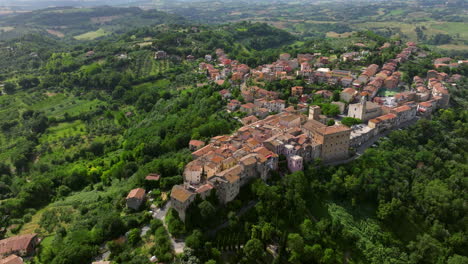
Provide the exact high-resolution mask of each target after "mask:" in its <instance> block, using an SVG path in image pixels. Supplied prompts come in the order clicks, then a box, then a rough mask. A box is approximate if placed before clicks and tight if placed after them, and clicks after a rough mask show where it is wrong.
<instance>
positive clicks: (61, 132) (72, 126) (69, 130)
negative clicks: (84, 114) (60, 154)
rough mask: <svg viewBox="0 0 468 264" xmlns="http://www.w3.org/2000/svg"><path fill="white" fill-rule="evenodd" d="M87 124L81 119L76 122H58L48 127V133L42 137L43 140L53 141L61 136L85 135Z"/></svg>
mask: <svg viewBox="0 0 468 264" xmlns="http://www.w3.org/2000/svg"><path fill="white" fill-rule="evenodd" d="M85 131H86V125H85V124H84V123H83V121H81V120H77V121H74V122H65V123H60V124H57V125H55V126H53V127H49V128H48V129H47V133H46V134H44V135H43V136H42V138H41V142H53V141H54V140H57V139H59V138H63V137H70V136H76V135H84V134H85Z"/></svg>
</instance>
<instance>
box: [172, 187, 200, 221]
mask: <svg viewBox="0 0 468 264" xmlns="http://www.w3.org/2000/svg"><path fill="white" fill-rule="evenodd" d="M195 196H196V193H195V192H193V191H190V190H187V189H186V188H185V187H184V186H183V185H174V187H172V190H171V206H172V208H174V209H175V210H176V211H177V212H178V213H179V218H180V219H181V220H182V221H185V211H187V208H188V207H189V206H190V204H191V203H192V202H193V201H194V200H195Z"/></svg>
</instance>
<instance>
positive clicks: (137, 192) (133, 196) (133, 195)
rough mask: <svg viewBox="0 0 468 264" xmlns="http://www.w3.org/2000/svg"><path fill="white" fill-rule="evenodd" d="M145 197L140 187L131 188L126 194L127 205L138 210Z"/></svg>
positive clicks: (144, 192) (143, 190)
mask: <svg viewBox="0 0 468 264" xmlns="http://www.w3.org/2000/svg"><path fill="white" fill-rule="evenodd" d="M145 197H146V191H145V189H142V188H136V189H133V190H131V191H130V192H129V193H128V195H127V199H126V202H127V207H128V208H131V209H133V210H138V209H139V208H140V206H141V204H142V203H143V202H144V200H145Z"/></svg>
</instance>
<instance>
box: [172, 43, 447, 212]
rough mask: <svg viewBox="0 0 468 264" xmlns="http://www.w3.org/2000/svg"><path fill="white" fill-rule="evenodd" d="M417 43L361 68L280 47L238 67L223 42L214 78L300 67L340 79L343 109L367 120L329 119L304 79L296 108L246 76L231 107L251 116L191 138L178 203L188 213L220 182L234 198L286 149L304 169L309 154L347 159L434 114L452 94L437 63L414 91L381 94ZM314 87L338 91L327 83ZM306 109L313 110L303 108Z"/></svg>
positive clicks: (270, 75) (319, 77)
mask: <svg viewBox="0 0 468 264" xmlns="http://www.w3.org/2000/svg"><path fill="white" fill-rule="evenodd" d="M387 47H388V45H387ZM383 48H386V47H385V45H384V46H382V49H383ZM417 50H418V48H417V47H416V45H415V43H412V42H408V43H406V47H405V48H404V49H403V50H402V52H401V53H399V54H398V55H397V56H396V58H394V59H391V60H389V61H387V62H386V63H385V64H384V65H383V66H382V67H379V65H376V64H372V65H369V66H368V67H367V68H365V69H364V70H363V72H362V73H361V74H360V75H359V76H355V75H353V74H352V73H351V72H350V71H344V70H329V69H327V68H319V69H317V70H312V65H313V66H314V67H321V66H323V65H327V64H329V63H330V61H329V58H327V57H323V56H321V55H320V54H299V55H298V56H297V58H291V56H290V55H289V54H281V55H280V58H279V60H277V61H276V62H274V63H272V64H268V65H263V66H259V67H257V68H255V69H251V70H249V69H248V67H241V68H242V69H243V70H241V71H240V70H239V67H238V66H240V65H242V64H239V63H238V62H234V63H233V61H230V60H229V59H228V58H227V56H226V55H225V54H224V52H222V50H217V51H216V53H217V56H218V62H219V65H218V66H222V67H224V68H222V70H220V69H219V67H218V69H217V68H215V67H214V66H213V65H212V64H208V63H202V64H200V69H201V70H207V74H208V76H209V78H211V79H213V80H217V79H224V78H226V77H227V76H228V75H227V74H228V73H229V74H231V73H233V72H234V73H235V72H241V74H240V75H241V76H242V78H239V79H237V78H236V80H244V79H246V78H249V77H251V78H255V79H257V80H259V79H261V80H266V81H269V80H277V79H285V78H289V77H292V75H294V72H296V75H302V76H305V77H307V78H309V80H310V81H314V82H327V83H330V84H341V85H343V86H344V87H347V88H345V89H344V90H343V91H342V92H341V93H340V99H341V100H342V101H344V102H346V104H348V107H347V109H346V110H347V111H346V110H345V109H340V110H341V112H342V113H347V115H348V116H349V117H353V118H359V119H361V120H362V121H363V122H364V123H363V124H359V125H355V126H353V127H351V128H349V127H347V126H344V125H341V124H339V122H338V124H336V125H331V126H328V125H326V124H327V121H328V120H329V118H327V117H326V116H324V115H322V114H321V109H320V107H318V106H308V105H307V100H305V101H304V100H302V99H304V96H306V97H307V95H305V93H304V92H305V91H304V87H301V86H295V87H291V95H292V96H296V97H298V98H299V104H298V105H297V107H296V108H294V107H292V106H291V107H286V102H285V101H284V100H281V99H279V93H277V92H274V91H268V90H265V89H262V88H259V87H257V86H247V85H246V84H245V83H243V84H242V85H241V95H242V98H243V100H244V101H245V103H244V104H242V103H241V102H240V101H238V100H235V99H233V100H230V101H229V103H228V105H227V108H228V110H230V111H236V110H239V111H241V112H244V113H246V115H247V117H245V118H244V119H242V123H243V125H244V126H243V127H242V128H240V129H239V130H237V131H236V132H235V133H234V134H233V135H223V136H217V137H214V138H212V139H211V140H210V141H209V142H203V141H199V140H192V141H190V146H189V147H190V149H191V150H192V151H193V153H192V156H193V161H192V162H190V163H189V164H187V166H186V167H185V170H184V174H183V177H184V184H183V185H176V186H174V187H173V189H172V192H171V201H172V207H173V208H174V209H176V210H177V211H178V213H179V216H180V217H181V219H183V220H184V219H185V211H186V210H187V208H188V207H189V205H190V204H191V203H192V202H193V201H194V200H195V197H196V196H197V195H199V196H200V197H201V198H202V199H205V198H206V197H207V196H209V195H210V194H211V193H212V190H213V189H215V190H216V192H215V193H216V195H217V197H218V198H219V200H220V201H221V202H222V203H224V204H225V203H228V202H230V201H232V200H233V199H234V198H235V197H236V196H237V195H238V193H239V190H240V188H241V187H242V186H243V185H245V184H246V183H248V182H249V181H250V180H251V179H253V178H261V179H263V180H267V179H268V177H269V175H270V172H271V171H275V170H278V168H279V163H280V157H285V159H286V161H285V162H286V163H287V167H288V169H289V171H291V172H294V171H298V170H302V169H303V166H304V162H310V161H312V160H315V159H321V160H323V161H324V162H327V163H330V162H334V161H340V160H344V159H347V158H348V157H349V154H348V151H349V149H350V148H357V147H359V146H361V145H362V144H363V143H365V142H367V141H369V140H370V139H372V138H374V137H376V136H378V135H379V134H381V133H382V132H384V131H386V130H391V129H395V128H397V127H399V126H401V125H403V124H405V123H407V122H409V121H411V120H414V119H415V118H416V116H417V115H420V116H428V115H430V114H431V113H432V112H433V111H434V110H435V109H437V108H443V107H446V106H447V105H448V102H449V99H450V95H449V92H448V89H447V88H446V86H445V82H446V81H447V80H448V76H447V75H446V74H444V73H439V72H437V71H429V72H428V74H427V77H426V78H421V77H419V76H416V77H415V78H414V82H413V86H414V89H413V90H411V91H405V92H401V93H397V94H395V95H394V96H393V97H388V98H386V97H385V98H380V97H376V95H377V93H378V92H379V91H380V90H381V89H395V88H397V87H398V85H399V83H400V78H401V73H400V72H398V71H397V68H398V66H399V65H400V64H401V63H403V62H405V61H407V60H408V59H409V57H410V56H411V55H412V54H413V53H415V52H416V51H417ZM359 55H360V54H359V53H353V52H351V53H347V54H343V55H342V59H343V60H346V61H349V60H353V58H357V57H358V56H359ZM207 59H211V58H205V60H207ZM210 65H211V66H210ZM231 78H232V77H231ZM220 94H221V95H222V97H223V98H224V99H230V98H231V96H232V95H231V93H230V91H229V90H222V91H220ZM316 94H320V95H322V96H323V97H331V96H333V93H331V92H330V91H324V90H323V91H318V92H317V93H316ZM341 104H342V105H343V108H345V107H346V104H344V103H341ZM307 110H309V114H308V116H306V115H303V114H302V113H303V112H307ZM272 114H273V115H272Z"/></svg>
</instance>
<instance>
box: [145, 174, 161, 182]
mask: <svg viewBox="0 0 468 264" xmlns="http://www.w3.org/2000/svg"><path fill="white" fill-rule="evenodd" d="M159 178H161V175H159V174H156V173H151V174H148V176H146V177H145V180H147V181H159Z"/></svg>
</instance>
